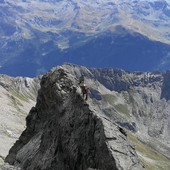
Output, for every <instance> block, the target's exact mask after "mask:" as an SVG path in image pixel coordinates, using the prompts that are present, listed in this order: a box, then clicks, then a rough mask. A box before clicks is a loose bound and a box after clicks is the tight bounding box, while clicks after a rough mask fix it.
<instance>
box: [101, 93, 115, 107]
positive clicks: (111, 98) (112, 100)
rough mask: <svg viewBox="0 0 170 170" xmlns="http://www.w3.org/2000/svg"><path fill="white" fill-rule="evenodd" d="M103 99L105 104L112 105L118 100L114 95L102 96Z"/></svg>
mask: <svg viewBox="0 0 170 170" xmlns="http://www.w3.org/2000/svg"><path fill="white" fill-rule="evenodd" d="M102 99H103V100H104V101H105V102H107V103H109V104H110V105H114V104H115V102H116V100H117V98H116V96H114V95H112V94H105V95H102Z"/></svg>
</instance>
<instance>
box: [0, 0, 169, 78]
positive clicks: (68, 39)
mask: <svg viewBox="0 0 170 170" xmlns="http://www.w3.org/2000/svg"><path fill="white" fill-rule="evenodd" d="M0 8H1V11H0V20H1V22H0V36H1V40H0V47H1V48H0V53H1V56H0V58H1V60H0V72H1V73H4V74H8V75H12V76H29V77H34V76H35V75H39V74H42V73H44V72H46V71H47V70H49V69H51V68H52V67H54V66H56V65H60V64H63V63H64V62H71V63H75V64H81V65H84V66H88V67H101V68H104V67H112V68H113V67H114V68H115V67H118V68H123V69H125V70H127V71H153V70H161V71H165V70H167V69H169V64H170V32H169V27H170V1H169V0H152V1H147V0H139V1H136V0H128V1H125V0H120V1H118V0H116V1H113V0H107V1H104V0H95V1H93V2H91V1H89V0H80V1H78V0H71V1H68V0H67V1H61V0H57V1H54V0H36V1H27V0H17V1H10V0H1V1H0Z"/></svg>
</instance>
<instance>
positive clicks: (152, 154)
mask: <svg viewBox="0 0 170 170" xmlns="http://www.w3.org/2000/svg"><path fill="white" fill-rule="evenodd" d="M128 137H129V140H130V141H131V142H132V143H133V144H134V145H135V148H136V151H137V152H138V153H140V154H141V155H144V157H141V156H139V158H140V159H141V161H142V162H143V164H144V165H145V167H146V170H168V169H170V160H169V159H167V158H166V157H165V156H163V155H162V154H160V153H158V152H157V151H156V150H154V149H153V148H151V147H149V146H147V145H145V144H144V143H142V142H141V141H140V140H139V139H137V137H135V135H133V134H132V133H128Z"/></svg>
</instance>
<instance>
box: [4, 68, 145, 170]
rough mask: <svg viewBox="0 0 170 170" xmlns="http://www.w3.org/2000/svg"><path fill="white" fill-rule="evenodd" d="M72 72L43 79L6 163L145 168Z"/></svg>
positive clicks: (80, 169)
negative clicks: (82, 91) (82, 92)
mask: <svg viewBox="0 0 170 170" xmlns="http://www.w3.org/2000/svg"><path fill="white" fill-rule="evenodd" d="M86 71H88V70H86ZM69 72H70V73H71V69H70V70H69ZM69 72H68V71H67V69H66V68H65V67H58V68H57V69H53V70H51V71H50V72H48V73H47V74H45V75H44V76H43V78H42V80H41V89H40V90H39V93H38V98H37V104H36V106H35V107H33V108H32V109H31V111H30V113H29V115H28V116H27V118H26V124H27V128H26V129H25V131H24V132H23V133H22V135H21V136H20V138H19V140H18V141H17V142H16V143H15V144H14V146H13V147H12V148H11V150H10V152H9V155H8V156H7V157H6V159H5V161H6V162H8V163H10V164H12V165H15V166H20V167H21V169H24V170H35V169H36V170H49V169H50V170H54V169H55V170H90V169H100V170H142V169H144V167H143V166H142V164H141V163H140V161H139V159H138V156H137V154H136V151H135V148H134V147H133V145H132V144H131V143H130V142H129V140H128V139H127V134H126V132H125V131H124V130H123V129H122V128H121V127H119V126H118V125H117V124H116V123H115V122H114V121H113V120H112V119H110V118H109V117H108V116H107V115H106V114H103V112H101V110H100V109H98V108H97V107H95V106H94V104H93V102H92V100H91V99H89V101H88V102H85V101H84V100H83V99H82V97H81V95H80V92H79V90H80V89H79V88H78V86H77V79H76V77H75V76H72V75H71V74H70V73H69ZM88 72H89V71H88ZM77 73H78V72H77ZM89 74H90V72H89ZM93 95H94V96H95V92H94V94H93Z"/></svg>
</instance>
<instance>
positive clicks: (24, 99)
mask: <svg viewBox="0 0 170 170" xmlns="http://www.w3.org/2000/svg"><path fill="white" fill-rule="evenodd" d="M10 92H11V94H12V95H13V96H15V97H16V98H18V99H20V100H22V101H25V102H29V97H28V96H25V95H22V94H20V93H19V92H17V91H15V90H11V91H10Z"/></svg>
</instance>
